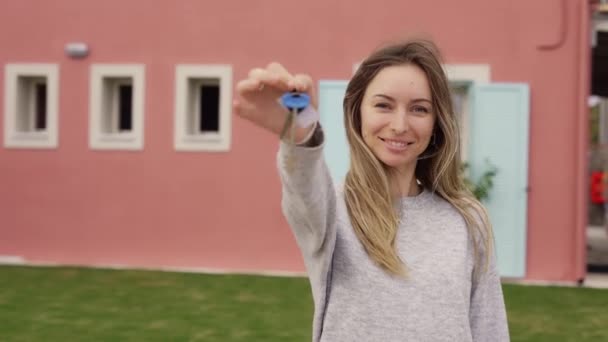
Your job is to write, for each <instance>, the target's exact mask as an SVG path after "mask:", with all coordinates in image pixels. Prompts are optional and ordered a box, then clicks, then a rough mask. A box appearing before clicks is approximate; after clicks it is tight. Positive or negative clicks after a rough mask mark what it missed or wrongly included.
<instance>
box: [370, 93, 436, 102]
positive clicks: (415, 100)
mask: <svg viewBox="0 0 608 342" xmlns="http://www.w3.org/2000/svg"><path fill="white" fill-rule="evenodd" d="M376 96H377V97H382V98H385V99H387V100H390V101H395V99H394V98H392V97H390V96H388V95H384V94H376V95H374V97H376ZM412 102H428V103H430V104H433V102H431V100H429V99H426V98H419V99H413V100H412Z"/></svg>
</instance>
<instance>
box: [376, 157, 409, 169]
mask: <svg viewBox="0 0 608 342" xmlns="http://www.w3.org/2000/svg"><path fill="white" fill-rule="evenodd" d="M379 159H380V161H381V162H382V163H383V164H384V165H386V166H388V167H391V168H395V169H400V168H403V167H405V166H408V165H412V164H415V163H416V158H413V159H412V158H398V159H396V158H379Z"/></svg>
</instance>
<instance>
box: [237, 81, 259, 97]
mask: <svg viewBox="0 0 608 342" xmlns="http://www.w3.org/2000/svg"><path fill="white" fill-rule="evenodd" d="M260 87H261V83H260V81H259V80H258V79H255V78H248V79H245V80H242V81H240V82H239V83H237V85H236V92H237V94H239V95H243V94H247V93H250V92H254V91H258V90H259V89H260Z"/></svg>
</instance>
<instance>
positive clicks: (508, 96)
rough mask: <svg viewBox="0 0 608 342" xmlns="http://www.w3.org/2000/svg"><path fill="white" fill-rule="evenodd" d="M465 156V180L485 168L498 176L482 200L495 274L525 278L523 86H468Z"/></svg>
mask: <svg viewBox="0 0 608 342" xmlns="http://www.w3.org/2000/svg"><path fill="white" fill-rule="evenodd" d="M472 97H473V106H472V110H471V116H470V126H469V127H470V129H469V132H470V133H469V149H468V151H469V153H468V156H469V157H468V159H469V163H470V165H471V176H473V177H474V179H476V178H477V177H479V176H480V175H481V174H482V173H483V172H484V170H485V169H486V168H487V166H486V165H487V164H486V160H488V161H489V162H490V163H491V164H493V165H494V166H496V167H497V169H498V173H497V175H496V177H495V179H494V186H493V188H492V189H491V191H490V198H489V199H488V200H486V201H485V202H484V205H485V206H486V208H487V209H488V211H489V214H490V220H491V221H492V225H493V227H494V234H495V241H496V253H497V254H496V256H497V258H498V268H499V271H500V274H501V276H505V277H524V276H525V274H526V231H527V229H526V223H527V197H528V192H527V189H528V135H529V130H528V122H529V108H530V106H529V87H528V86H527V85H525V84H512V83H510V84H486V85H477V86H473V88H472Z"/></svg>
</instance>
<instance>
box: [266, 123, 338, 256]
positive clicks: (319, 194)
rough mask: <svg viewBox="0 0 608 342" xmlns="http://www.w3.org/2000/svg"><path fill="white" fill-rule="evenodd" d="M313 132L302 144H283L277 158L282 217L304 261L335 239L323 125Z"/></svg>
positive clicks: (330, 183)
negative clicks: (289, 228) (324, 152)
mask: <svg viewBox="0 0 608 342" xmlns="http://www.w3.org/2000/svg"><path fill="white" fill-rule="evenodd" d="M313 133H314V134H312V135H311V136H309V137H308V138H307V139H306V141H304V142H303V143H301V144H299V145H290V144H289V143H287V142H284V141H281V143H280V146H279V153H278V158H277V159H278V161H277V162H278V169H279V174H280V178H281V184H282V202H281V204H282V209H283V214H284V215H285V218H286V219H287V222H288V223H289V225H290V227H291V229H292V231H293V233H294V236H295V238H296V242H297V243H298V245H299V247H300V249H301V250H302V253H303V255H304V258H305V259H310V258H311V257H312V256H313V255H315V254H318V253H320V252H323V250H324V249H327V247H328V246H327V244H328V243H331V241H332V240H333V239H331V237H332V235H333V236H335V227H334V225H335V216H336V193H335V190H334V186H333V182H332V179H331V176H330V174H329V170H328V168H327V165H326V163H325V159H324V157H323V146H324V137H323V131H322V129H321V127H320V125H317V127H316V129H315V130H314V131H313ZM328 237H330V239H328ZM305 261H307V264H308V261H310V260H305Z"/></svg>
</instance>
